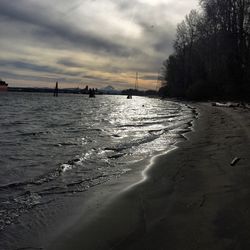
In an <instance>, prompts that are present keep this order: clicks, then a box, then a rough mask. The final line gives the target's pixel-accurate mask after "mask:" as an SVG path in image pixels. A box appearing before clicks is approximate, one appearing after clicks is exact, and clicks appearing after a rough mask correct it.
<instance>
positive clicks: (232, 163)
mask: <svg viewBox="0 0 250 250" xmlns="http://www.w3.org/2000/svg"><path fill="white" fill-rule="evenodd" d="M239 160H240V158H238V157H235V158H234V159H233V160H232V162H231V163H230V165H231V166H234V165H235V164H236V163H237V162H238V161H239Z"/></svg>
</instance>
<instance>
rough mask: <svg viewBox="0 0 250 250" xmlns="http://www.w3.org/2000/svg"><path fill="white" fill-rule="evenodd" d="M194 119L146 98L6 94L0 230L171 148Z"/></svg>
mask: <svg viewBox="0 0 250 250" xmlns="http://www.w3.org/2000/svg"><path fill="white" fill-rule="evenodd" d="M192 119H193V112H192V110H191V109H190V108H188V107H187V106H186V105H184V104H181V103H177V102H171V101H166V100H164V101H163V100H159V99H152V98H146V97H133V99H130V100H128V99H126V96H97V97H96V98H94V99H92V98H88V96H82V95H61V96H59V97H58V98H53V97H52V96H51V95H50V94H38V93H34V94H32V93H7V94H3V93H1V94H0V170H1V175H0V230H2V231H3V230H5V229H6V228H7V227H8V226H9V225H11V224H15V223H17V222H18V218H19V217H20V216H22V214H23V213H25V212H27V211H29V210H32V209H33V208H34V207H37V206H42V205H44V204H46V203H47V202H51V200H52V199H51V198H52V197H53V200H55V199H56V197H62V196H63V195H65V194H71V193H74V194H75V193H77V192H83V191H85V190H88V189H89V188H91V187H92V186H95V185H99V184H101V183H103V182H106V181H108V180H110V179H112V178H117V177H119V176H120V175H122V174H126V173H127V172H128V171H131V165H132V163H135V162H139V161H141V160H142V159H145V158H147V157H150V156H153V155H154V154H155V153H157V152H160V151H164V150H167V149H170V148H171V147H172V146H173V145H174V143H176V141H178V140H180V133H182V132H185V131H186V130H187V129H188V126H189V125H190V121H191V120H192Z"/></svg>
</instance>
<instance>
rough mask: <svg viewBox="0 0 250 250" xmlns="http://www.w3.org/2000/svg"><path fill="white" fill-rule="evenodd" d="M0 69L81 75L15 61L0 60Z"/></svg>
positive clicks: (79, 72) (78, 72)
mask: <svg viewBox="0 0 250 250" xmlns="http://www.w3.org/2000/svg"><path fill="white" fill-rule="evenodd" d="M0 67H7V68H16V69H23V70H31V71H34V72H40V73H53V74H66V75H70V76H80V75H81V74H82V73H83V72H81V71H77V72H76V71H74V72H70V71H68V70H64V69H59V68H56V67H51V66H45V65H38V64H35V63H30V62H23V61H16V60H0Z"/></svg>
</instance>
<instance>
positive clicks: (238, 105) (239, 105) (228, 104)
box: [211, 102, 250, 109]
mask: <svg viewBox="0 0 250 250" xmlns="http://www.w3.org/2000/svg"><path fill="white" fill-rule="evenodd" d="M211 104H212V106H216V107H225V108H244V109H245V108H248V109H249V108H250V107H249V105H248V104H245V103H244V102H240V103H233V102H226V103H222V102H212V103H211Z"/></svg>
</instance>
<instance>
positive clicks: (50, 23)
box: [0, 0, 139, 57]
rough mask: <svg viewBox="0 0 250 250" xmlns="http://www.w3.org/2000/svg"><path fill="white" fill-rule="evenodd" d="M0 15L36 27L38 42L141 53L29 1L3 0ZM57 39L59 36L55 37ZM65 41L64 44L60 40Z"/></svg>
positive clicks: (0, 3)
mask: <svg viewBox="0 0 250 250" xmlns="http://www.w3.org/2000/svg"><path fill="white" fill-rule="evenodd" d="M0 17H5V18H6V19H8V20H10V21H11V22H17V23H19V25H20V22H21V23H25V24H26V25H27V24H29V25H32V26H36V27H37V29H35V30H33V36H34V37H35V38H36V39H37V40H38V41H44V42H46V43H48V42H49V41H50V42H51V43H52V45H55V43H56V45H57V46H58V47H60V46H65V42H67V43H70V44H71V46H72V45H75V46H77V47H78V48H82V49H88V50H89V49H90V50H93V51H96V50H99V51H102V52H106V53H111V54H114V55H117V56H125V57H126V56H129V55H130V54H134V53H139V51H136V50H135V49H128V48H126V47H125V46H123V45H121V44H117V43H114V42H112V41H109V40H107V39H104V38H103V37H101V35H102V34H100V35H99V36H98V35H97V34H91V33H88V32H86V31H83V30H79V29H77V28H76V27H74V26H73V25H71V24H68V23H67V22H65V21H64V19H63V16H61V13H58V12H53V13H52V12H51V11H50V10H49V9H44V8H42V7H39V8H38V6H35V5H34V4H33V5H32V4H31V3H29V4H27V3H26V2H25V1H22V0H20V1H15V0H12V1H11V2H10V1H9V0H1V2H0ZM55 38H56V39H55ZM60 40H61V43H60Z"/></svg>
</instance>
